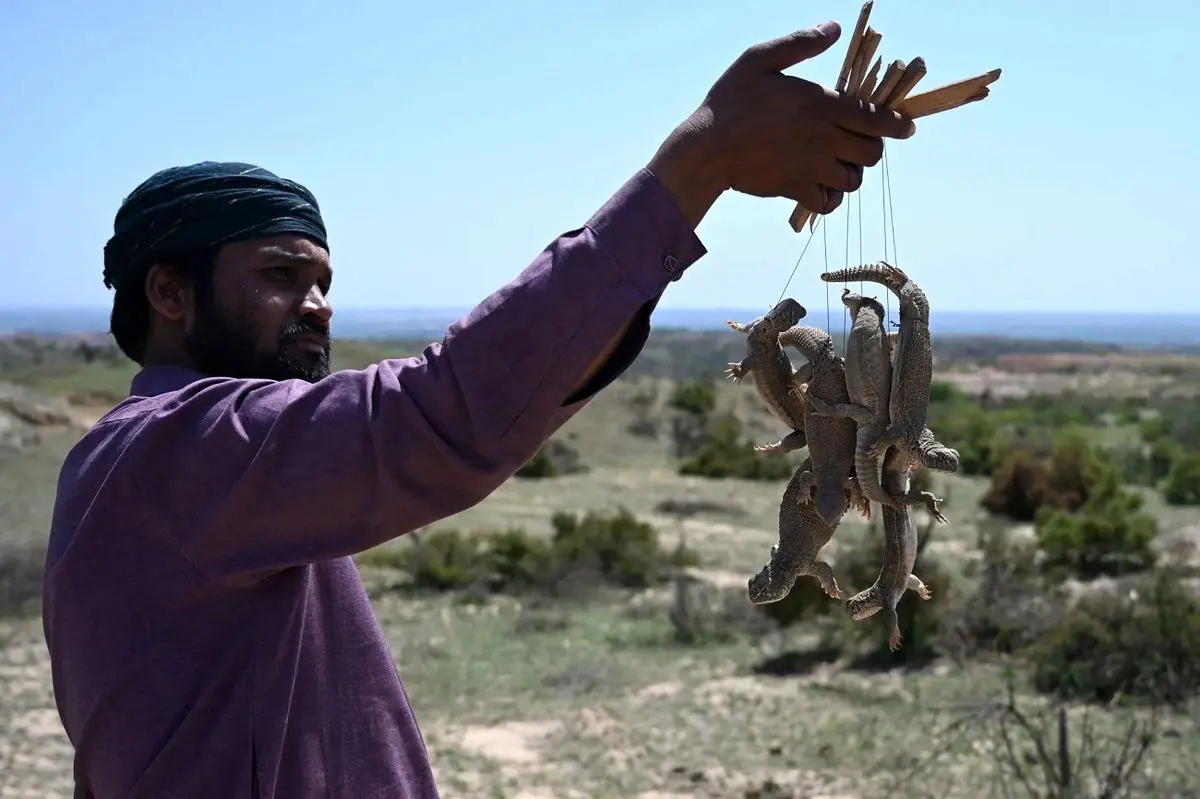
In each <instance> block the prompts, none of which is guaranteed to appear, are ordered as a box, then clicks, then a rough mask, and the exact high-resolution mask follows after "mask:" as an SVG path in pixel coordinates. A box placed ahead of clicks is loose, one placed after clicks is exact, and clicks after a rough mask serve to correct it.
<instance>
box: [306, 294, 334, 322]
mask: <svg viewBox="0 0 1200 799" xmlns="http://www.w3.org/2000/svg"><path fill="white" fill-rule="evenodd" d="M300 313H301V315H302V316H315V317H317V318H318V319H320V320H321V322H322V323H324V324H329V320H330V319H331V318H332V317H333V306H332V305H330V304H329V300H328V299H326V298H325V294H324V292H322V291H321V289H320V287H318V286H313V287H312V288H311V289H309V290H308V294H306V295H305V296H304V302H302V303H300Z"/></svg>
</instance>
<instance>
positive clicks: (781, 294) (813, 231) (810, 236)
mask: <svg viewBox="0 0 1200 799" xmlns="http://www.w3.org/2000/svg"><path fill="white" fill-rule="evenodd" d="M824 221H825V219H824V217H817V224H818V225H821V223H822V222H824ZM822 231H824V226H823V225H822ZM816 233H817V229H816V227H813V228H812V229H810V230H809V231H808V241H806V242H804V249H803V250H801V251H800V257H799V258H797V259H796V265H795V266H793V267H792V273H791V274H790V275H788V279H787V282H786V283H784V284H783V291H781V292H779V299H778V300H775V304H776V305H778V304H779V303H780V302H782V301H783V297H784V295H785V294H787V290H788V286H790V285H792V279H793V278H794V277H796V270H797V269H799V268H800V262H801V261H803V260H804V253H806V252H808V245H810V244H812V240H813V236H815V235H816Z"/></svg>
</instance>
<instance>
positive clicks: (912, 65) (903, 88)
mask: <svg viewBox="0 0 1200 799" xmlns="http://www.w3.org/2000/svg"><path fill="white" fill-rule="evenodd" d="M925 73H926V69H925V59H924V58H921V56H917V57H916V58H914V59H913V60H912V61H909V62H908V66H907V67H905V68H904V74H903V75H901V76H900V80H898V81H897V82H896V86H895V88H893V89H892V90H891V92H889V93H888V96H887V99H886V100H884V101H883V104H884V105H885V106H887V107H888V108H895V107H896V105H897V104H898V103H901V102H903V101H904V98H905V97H908V93H909V92H911V91H912V89H913V87H914V86H916V85H917V82H918V81H919V80H921V78H923V77H925Z"/></svg>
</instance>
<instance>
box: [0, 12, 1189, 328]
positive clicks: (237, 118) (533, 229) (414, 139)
mask: <svg viewBox="0 0 1200 799" xmlns="http://www.w3.org/2000/svg"><path fill="white" fill-rule="evenodd" d="M859 5H860V3H859V2H858V0H853V1H851V2H847V1H846V0H836V2H835V1H834V0H826V1H825V2H813V3H791V2H779V0H739V2H731V0H724V1H723V2H717V1H716V0H688V2H686V3H685V2H682V0H673V1H671V2H668V1H667V0H664V1H663V2H658V3H653V4H652V3H649V2H633V0H610V1H609V2H599V1H595V2H589V3H583V2H569V1H568V2H563V1H562V0H560V1H559V2H554V3H551V2H549V1H548V0H521V2H517V3H497V2H491V3H484V2H481V1H480V0H476V2H464V1H463V0H447V2H441V3H438V4H434V3H428V2H426V3H420V4H418V3H412V2H392V3H387V2H362V1H357V2H356V1H355V0H346V2H344V3H341V4H340V7H337V10H335V6H334V4H332V3H317V2H313V1H312V0H292V2H287V3H283V2H266V1H265V0H264V2H256V3H250V2H240V3H234V2H232V0H204V2H200V3H162V2H150V1H149V0H140V1H136V2H135V1H134V0H110V2H105V3H101V2H98V0H92V1H91V2H87V3H85V2H79V1H77V2H63V1H61V0H5V2H4V3H3V4H2V5H0V113H2V116H3V122H2V123H0V145H2V147H3V151H4V158H3V159H0V186H2V187H3V193H2V194H0V197H2V200H0V202H3V209H2V211H3V212H2V213H0V239H2V241H3V242H4V251H3V253H2V254H0V269H2V270H3V275H4V278H5V284H6V288H7V291H6V292H5V293H4V295H3V296H2V297H0V305H3V306H10V307H11V306H30V305H57V306H62V305H93V306H103V305H106V304H107V303H108V302H109V295H108V292H107V291H106V290H105V289H104V286H103V284H102V282H101V276H100V275H101V258H102V247H103V245H104V241H105V239H106V238H107V237H108V235H109V234H110V232H111V225H112V217H113V214H114V213H115V211H116V209H117V206H118V204H119V203H120V201H121V199H122V198H123V197H124V196H125V195H126V194H127V193H128V192H129V191H130V190H132V189H133V187H134V186H135V185H137V184H138V183H139V182H140V181H141V180H143V179H144V178H145V177H147V176H148V175H149V174H150V173H152V172H154V171H156V170H158V169H160V168H162V167H165V166H169V165H174V164H180V163H191V162H194V161H199V160H204V159H215V160H243V161H251V162H254V163H259V164H261V165H263V166H265V167H267V168H268V169H271V170H273V171H275V172H278V173H280V174H283V175H286V176H288V177H292V178H294V179H296V180H299V181H300V182H302V183H305V184H306V185H307V186H309V188H311V189H312V190H313V191H314V192H315V193H316V195H317V197H318V199H319V200H320V202H321V205H322V209H323V211H324V214H325V217H326V221H327V224H328V226H329V229H330V235H331V237H332V238H331V249H332V257H333V261H334V265H335V268H336V269H337V272H338V277H337V284H336V287H335V289H334V293H333V296H332V300H333V302H334V305H335V308H337V307H355V308H357V307H380V306H407V307H411V306H467V305H471V304H473V303H475V302H477V301H478V300H480V299H482V298H483V297H484V296H486V295H487V294H488V293H489V292H490V291H492V290H493V289H495V288H497V287H499V286H500V285H501V284H503V283H504V282H506V281H507V280H508V279H510V278H511V277H512V276H513V275H515V274H516V273H517V272H518V271H519V270H521V269H522V268H524V266H525V265H526V264H527V263H528V262H529V261H530V259H532V258H533V257H534V256H535V255H536V254H537V253H538V252H539V251H540V250H541V249H542V248H543V247H544V246H545V245H546V244H547V243H548V242H549V241H550V240H552V239H553V238H554V236H556V235H557V234H559V233H560V232H562V231H564V230H568V229H571V228H574V227H576V226H577V225H579V224H580V223H581V222H582V221H583V220H585V219H586V218H587V216H588V215H590V213H591V212H592V211H593V210H594V209H595V208H596V207H598V206H599V205H600V204H601V203H603V202H604V200H605V199H607V197H608V196H609V195H610V194H611V193H612V192H613V191H614V190H615V189H616V188H617V187H618V186H619V185H620V184H621V183H622V182H623V181H624V180H625V179H626V178H627V177H628V176H629V175H630V174H632V172H633V171H634V170H636V169H637V168H638V167H640V166H642V165H643V164H644V163H645V162H646V161H647V160H648V159H649V157H650V156H651V155H652V154H653V152H654V150H655V149H656V148H657V146H658V144H659V143H660V141H661V140H662V139H663V137H665V136H666V135H667V134H668V133H669V132H670V130H671V129H672V127H674V125H675V124H676V123H678V122H679V121H680V120H682V119H683V118H684V117H685V116H687V114H688V113H690V112H691V110H692V109H693V108H694V107H695V106H696V105H697V104H698V103H699V102H700V100H701V98H702V97H703V95H704V93H705V91H706V90H707V88H708V86H709V85H710V84H711V83H712V81H713V80H714V79H715V78H716V77H717V76H718V75H719V74H720V72H721V71H722V70H723V69H724V68H725V66H726V65H727V64H728V63H729V62H730V61H731V60H732V59H733V58H734V57H736V55H737V54H738V53H739V52H740V51H741V50H742V49H743V48H744V47H745V46H747V45H749V44H753V43H755V42H758V41H761V40H764V39H769V38H773V37H775V36H778V35H781V34H783V33H786V32H789V31H791V30H794V29H798V28H803V27H806V26H808V25H810V24H816V23H818V22H821V21H823V20H825V19H829V18H833V19H837V20H839V21H840V22H841V23H842V26H843V38H842V40H841V41H839V42H838V44H836V45H835V46H834V47H833V49H832V50H831V51H829V52H828V53H826V54H824V55H822V56H821V57H819V58H817V59H815V60H813V61H812V62H809V63H807V64H804V65H801V66H800V67H798V68H796V69H793V70H791V71H792V72H793V73H794V74H800V75H803V76H805V77H810V78H813V79H815V80H818V81H820V82H823V83H826V84H832V82H833V80H834V79H835V77H836V73H837V70H838V67H839V66H840V63H841V59H842V57H843V54H844V52H845V44H846V42H847V41H848V38H849V35H850V31H851V29H852V27H853V24H854V20H855V17H856V15H857V12H858V8H859ZM435 8H436V10H435ZM872 23H873V24H874V26H875V27H876V28H877V29H878V30H880V31H881V32H882V33H883V42H882V45H881V47H880V53H881V54H882V55H883V57H884V59H885V62H886V61H888V60H891V59H895V58H902V59H905V60H909V59H911V58H912V57H914V56H916V55H922V56H924V58H925V60H926V62H927V64H928V67H929V74H928V75H927V77H926V78H925V80H924V81H923V82H922V86H923V87H924V88H932V87H933V86H936V85H939V84H942V83H946V82H950V81H953V80H957V79H959V78H963V77H967V76H970V75H974V74H977V73H980V72H983V71H986V70H988V69H991V68H993V67H997V66H999V67H1002V68H1003V69H1004V74H1003V76H1002V77H1001V78H1000V80H999V82H997V83H996V84H994V85H993V87H992V96H991V97H989V98H988V99H987V100H986V101H984V102H982V103H978V104H974V105H971V106H967V107H965V108H962V109H959V110H957V111H953V112H950V113H947V114H944V115H939V116H935V117H932V118H928V119H925V120H921V121H919V122H918V131H917V135H916V136H915V137H913V138H912V139H910V140H908V141H904V142H897V143H895V144H894V146H892V147H891V148H890V149H889V158H888V163H889V166H890V169H891V183H892V196H893V201H894V204H895V217H894V218H895V225H896V238H897V248H898V253H897V258H896V260H897V262H898V263H899V264H900V265H901V266H902V267H904V268H905V269H906V270H907V271H909V272H910V273H911V274H912V275H913V276H914V277H916V278H917V279H918V280H919V281H920V282H921V284H922V286H923V287H924V288H925V289H926V291H927V293H928V294H929V295H930V298H931V300H932V302H933V303H934V305H935V308H936V307H939V306H940V307H942V308H945V309H954V310H968V309H980V310H1017V309H1027V310H1067V309H1078V310H1113V309H1123V310H1128V311H1147V312H1152V311H1171V312H1176V313H1178V312H1193V313H1194V312H1200V290H1198V289H1200V267H1197V265H1196V262H1195V261H1196V253H1195V244H1194V241H1189V240H1185V239H1186V237H1187V236H1188V235H1190V234H1189V233H1188V231H1189V230H1190V231H1193V232H1194V231H1195V228H1196V224H1197V219H1196V217H1197V212H1198V211H1200V201H1198V197H1200V192H1198V191H1197V186H1198V185H1200V166H1198V165H1200V157H1198V156H1197V155H1196V149H1195V135H1196V134H1195V131H1196V129H1197V126H1198V125H1200V111H1197V110H1196V105H1195V103H1194V102H1193V103H1185V102H1184V98H1185V97H1193V98H1194V97H1195V80H1196V75H1195V73H1193V72H1192V69H1191V67H1192V62H1191V61H1190V60H1189V61H1188V62H1187V63H1186V65H1185V60H1184V53H1185V48H1186V45H1188V44H1190V43H1191V42H1192V41H1193V40H1194V37H1195V32H1196V31H1197V30H1200V5H1197V4H1196V3H1195V0H1164V2H1159V3H1143V4H1138V5H1136V6H1134V5H1130V4H1128V3H1117V2H1104V1H1103V0H1101V1H1099V2H1086V3H1085V2H1082V1H1081V0H1070V1H1068V0H1061V1H1060V2H1057V3H1038V4H1034V3H1032V2H1022V1H1020V0H1006V2H1003V3H996V2H982V1H981V0H972V1H971V2H966V1H964V0H958V2H951V0H922V2H920V3H903V4H902V3H900V2H899V0H876V3H875V9H874V12H873V14H872ZM1139 109H1140V110H1139ZM882 186H883V183H882V170H881V169H880V168H878V167H877V168H875V169H872V170H870V171H868V173H867V179H866V183H865V184H864V187H863V189H862V190H861V191H860V192H859V194H858V195H853V196H851V197H849V198H848V199H847V201H846V203H845V204H844V205H843V207H842V209H839V210H838V211H837V212H836V213H835V214H834V215H832V216H831V217H829V219H828V222H829V230H828V241H829V251H828V262H829V264H830V266H833V267H837V266H841V265H843V264H844V263H845V262H846V260H847V257H846V252H845V240H846V221H847V220H846V216H845V214H846V213H847V210H846V209H847V208H848V207H850V208H854V209H857V208H858V207H859V204H860V202H861V206H862V209H863V211H862V225H861V227H862V241H863V245H862V246H863V250H862V258H863V259H866V260H873V259H876V258H878V257H881V256H882V255H883V220H882V217H881V212H882V208H881V206H882V193H881V192H882ZM790 210H791V203H789V202H788V201H785V200H782V199H776V200H760V199H756V198H749V197H741V196H733V195H729V196H726V197H725V198H723V199H722V200H721V201H720V202H719V203H718V205H717V206H716V208H714V210H713V211H712V212H710V214H709V216H708V217H707V218H706V219H705V221H704V222H703V224H702V225H701V227H700V229H699V234H700V237H701V239H702V240H703V241H704V242H705V245H706V246H707V247H708V249H709V255H708V256H707V257H706V258H705V259H704V260H702V261H701V262H700V263H699V264H698V265H697V266H696V267H695V268H694V269H693V270H692V271H691V272H690V273H689V274H688V276H687V278H686V279H685V280H684V281H682V282H681V283H680V284H678V285H676V286H673V287H672V288H671V289H670V290H669V292H668V294H667V296H666V297H665V299H664V301H663V304H664V306H667V307H676V308H696V307H713V306H722V307H730V306H735V307H759V306H767V305H769V304H771V303H773V302H774V301H775V299H776V298H777V297H778V296H779V293H780V291H781V290H782V289H783V287H784V283H785V281H786V280H787V276H788V273H789V272H790V271H791V269H792V266H793V264H794V263H795V261H796V258H797V256H798V255H799V254H800V251H801V249H802V247H803V245H804V242H805V237H806V236H807V233H804V234H796V233H793V232H792V231H791V230H790V228H789V227H788V225H787V217H788V214H789V212H790ZM851 231H852V234H851V238H852V244H851V252H850V258H849V260H850V261H852V262H856V263H857V262H858V261H859V251H858V231H859V222H858V221H857V218H856V217H855V218H852V219H851ZM825 257H826V256H825V254H824V253H823V250H822V239H821V236H820V233H819V232H818V238H817V239H816V240H815V241H814V242H813V246H812V247H811V248H810V249H809V251H808V254H807V255H806V256H805V258H804V261H803V263H802V264H801V266H800V269H799V271H798V273H797V277H796V279H795V280H794V281H793V283H792V285H791V287H790V289H789V292H788V293H789V294H790V295H792V296H794V297H796V298H797V299H799V300H800V301H801V302H804V303H805V304H807V305H808V307H810V308H816V307H823V305H824V297H825V287H824V285H823V284H822V283H821V282H820V281H819V280H818V279H817V274H818V273H819V272H820V271H821V270H822V268H823V267H824V265H825ZM833 296H834V297H835V298H836V293H834V294H833ZM1166 299H1169V300H1170V303H1166V302H1164V300H1166Z"/></svg>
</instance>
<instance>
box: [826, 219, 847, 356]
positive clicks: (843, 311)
mask: <svg viewBox="0 0 1200 799" xmlns="http://www.w3.org/2000/svg"><path fill="white" fill-rule="evenodd" d="M853 207H854V203H853V202H851V201H847V202H846V250H845V260H846V263H845V264H844V265H845V266H846V267H849V266H850V209H851V208H853ZM826 285H828V284H826ZM846 316H847V311H846V306H844V305H843V306H842V352H843V353H845V351H846V339H847V338H848V337H849V333H848V331H847V330H846Z"/></svg>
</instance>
